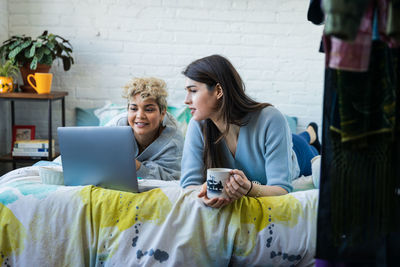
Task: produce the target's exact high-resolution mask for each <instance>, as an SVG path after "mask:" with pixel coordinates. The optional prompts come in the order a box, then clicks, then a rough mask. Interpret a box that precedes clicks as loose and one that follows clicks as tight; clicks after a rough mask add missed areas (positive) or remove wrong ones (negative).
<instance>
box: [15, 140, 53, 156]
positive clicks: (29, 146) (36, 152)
mask: <svg viewBox="0 0 400 267" xmlns="http://www.w3.org/2000/svg"><path fill="white" fill-rule="evenodd" d="M52 154H53V155H55V146H54V139H53V140H52ZM11 155H12V156H13V157H48V156H49V141H48V140H47V139H33V140H18V141H15V143H14V147H13V150H12V152H11Z"/></svg>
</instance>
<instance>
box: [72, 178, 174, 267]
mask: <svg viewBox="0 0 400 267" xmlns="http://www.w3.org/2000/svg"><path fill="white" fill-rule="evenodd" d="M79 195H80V197H81V199H82V201H83V202H84V203H85V205H86V207H87V208H89V207H91V210H90V211H88V212H87V213H86V214H87V220H89V221H91V223H92V225H93V229H94V230H95V232H98V233H99V235H98V250H97V252H96V253H97V255H98V260H99V261H100V262H105V261H106V260H107V259H108V258H109V257H112V256H113V255H114V254H115V252H116V251H118V249H119V245H120V241H121V237H122V236H123V235H122V234H121V232H123V231H125V230H128V229H130V230H131V231H132V230H134V229H133V225H134V224H137V223H138V222H142V223H143V222H151V223H153V224H154V225H158V226H160V225H162V224H163V223H164V221H165V219H166V217H167V216H168V214H169V213H170V211H171V207H172V204H171V201H170V200H169V199H168V197H167V196H166V195H165V194H164V192H162V191H161V189H154V190H151V191H148V192H143V193H140V194H134V193H129V192H122V191H115V190H106V189H103V188H100V187H93V186H86V187H84V188H83V189H82V190H81V191H80V192H79ZM121 242H126V240H123V241H121Z"/></svg>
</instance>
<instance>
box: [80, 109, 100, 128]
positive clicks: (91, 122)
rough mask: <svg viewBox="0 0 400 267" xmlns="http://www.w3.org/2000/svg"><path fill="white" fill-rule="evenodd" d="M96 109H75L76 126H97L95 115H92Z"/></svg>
mask: <svg viewBox="0 0 400 267" xmlns="http://www.w3.org/2000/svg"><path fill="white" fill-rule="evenodd" d="M95 110H96V108H87V109H83V108H75V114H76V121H75V124H76V126H97V125H99V123H100V121H99V119H98V118H97V116H96V115H94V111H95Z"/></svg>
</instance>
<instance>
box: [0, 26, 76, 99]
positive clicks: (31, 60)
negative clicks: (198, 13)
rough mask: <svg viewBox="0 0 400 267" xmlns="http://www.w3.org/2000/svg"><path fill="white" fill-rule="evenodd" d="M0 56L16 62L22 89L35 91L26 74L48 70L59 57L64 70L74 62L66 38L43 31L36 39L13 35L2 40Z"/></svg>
mask: <svg viewBox="0 0 400 267" xmlns="http://www.w3.org/2000/svg"><path fill="white" fill-rule="evenodd" d="M0 58H1V59H2V60H7V59H10V60H12V61H14V62H16V63H17V64H18V66H19V67H20V71H21V76H22V80H23V81H24V86H21V89H22V90H23V91H30V92H35V91H34V89H33V88H32V87H31V86H30V85H29V84H28V83H27V80H26V77H27V76H28V74H34V73H35V72H45V73H46V72H49V70H50V68H51V65H52V64H53V61H54V60H56V59H57V58H60V59H61V60H62V62H63V67H64V70H65V71H68V70H69V69H70V68H71V65H72V64H74V58H73V57H72V46H71V44H70V43H69V41H68V40H66V39H64V38H63V37H61V36H59V35H54V34H52V33H50V34H48V32H47V31H44V32H43V33H42V35H40V36H38V37H37V38H36V39H33V38H32V37H29V36H25V35H14V36H11V38H10V39H8V40H6V41H4V42H3V45H2V46H1V47H0Z"/></svg>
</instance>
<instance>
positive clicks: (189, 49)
mask: <svg viewBox="0 0 400 267" xmlns="http://www.w3.org/2000/svg"><path fill="white" fill-rule="evenodd" d="M1 2H2V3H3V2H4V1H1ZM307 7H308V1H298V0H218V1H215V0H199V1H184V0H147V1H139V0H57V1H48V0H37V1H35V2H33V1H29V0H8V10H9V14H8V22H9V29H8V31H9V35H12V34H23V33H24V34H27V35H32V36H37V35H39V34H41V33H42V31H43V30H49V31H50V32H52V33H56V34H59V35H61V36H63V37H65V38H67V39H69V40H70V42H71V43H72V45H73V47H74V57H75V60H76V64H75V65H73V66H72V68H71V70H70V71H68V72H64V71H63V70H62V66H61V65H60V62H55V63H54V64H53V67H52V69H51V72H53V73H54V74H55V80H54V86H53V89H54V90H60V91H61V90H62V91H68V92H69V96H68V97H67V99H66V107H67V124H68V125H73V123H74V119H75V118H74V116H75V114H74V108H75V107H77V106H79V107H84V108H87V107H95V106H101V105H103V104H104V101H105V100H111V101H113V102H116V103H123V102H124V100H122V99H121V97H120V96H121V87H122V86H123V85H124V84H125V83H126V82H127V81H128V80H129V79H130V78H131V77H133V76H150V75H151V76H157V77H160V78H163V79H164V80H166V81H167V84H168V87H169V93H170V96H169V101H170V103H173V104H181V103H183V100H184V96H185V92H184V90H183V86H184V77H183V76H182V74H181V71H182V70H183V69H184V67H185V66H186V65H187V64H189V63H190V62H191V61H192V60H194V59H197V58H199V57H203V56H207V55H210V54H215V53H218V54H222V55H224V56H227V57H228V58H229V59H230V60H231V61H232V63H233V64H234V66H236V67H237V69H238V70H239V73H240V74H241V75H242V78H243V79H244V81H245V83H246V86H247V92H248V93H249V94H250V95H251V96H253V97H254V98H256V99H257V100H259V101H267V102H270V103H272V104H274V105H275V106H276V107H278V108H279V109H280V110H281V111H282V112H284V113H286V114H289V115H293V116H297V117H298V118H299V123H300V126H304V125H307V123H308V122H309V121H316V122H317V123H318V124H321V112H322V107H321V103H322V89H323V67H324V66H323V64H324V63H323V55H322V54H320V53H318V52H317V51H318V48H319V42H320V37H321V32H322V27H320V26H315V25H312V24H311V23H310V22H308V21H307V20H306V14H307ZM57 104H58V103H56V104H55V105H54V110H55V111H56V112H55V114H54V118H55V119H57V120H56V122H55V124H54V125H55V127H56V126H58V125H59V121H60V119H59V113H58V111H57V109H56V105H57ZM46 112H47V109H46V105H42V104H40V103H34V105H29V106H27V105H18V106H17V112H16V113H17V114H16V119H17V122H18V123H20V124H23V123H27V124H28V123H29V124H31V123H33V124H35V125H36V126H37V128H38V129H37V133H38V135H44V136H45V135H46V133H47V132H46V130H47V129H46V125H47V121H46V120H47V113H46ZM299 130H300V128H299Z"/></svg>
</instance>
